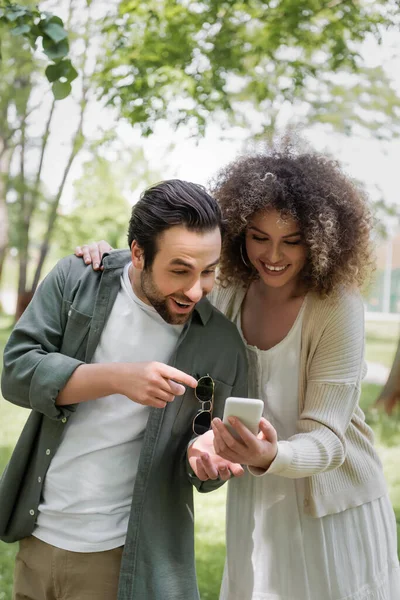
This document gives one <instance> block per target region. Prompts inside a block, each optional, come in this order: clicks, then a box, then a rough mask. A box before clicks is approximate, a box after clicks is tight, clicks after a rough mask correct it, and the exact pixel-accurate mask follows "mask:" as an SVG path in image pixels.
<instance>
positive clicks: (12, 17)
mask: <svg viewBox="0 0 400 600" xmlns="http://www.w3.org/2000/svg"><path fill="white" fill-rule="evenodd" d="M28 12H29V11H28V10H27V9H25V8H19V9H18V10H9V11H7V12H6V14H5V17H6V19H7V21H9V22H10V23H12V22H13V21H16V20H17V19H18V18H19V17H24V16H25V15H26V14H27V13H28Z"/></svg>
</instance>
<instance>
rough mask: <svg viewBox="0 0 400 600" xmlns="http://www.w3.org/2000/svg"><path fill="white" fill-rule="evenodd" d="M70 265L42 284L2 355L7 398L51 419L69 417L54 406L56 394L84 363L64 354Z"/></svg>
mask: <svg viewBox="0 0 400 600" xmlns="http://www.w3.org/2000/svg"><path fill="white" fill-rule="evenodd" d="M70 266H71V258H70V257H69V258H67V259H63V260H62V261H60V262H59V263H57V265H56V266H55V267H54V269H52V271H51V272H50V273H49V274H48V275H47V277H46V278H45V279H44V280H43V282H42V283H41V285H40V286H39V287H38V289H37V291H36V293H35V295H34V297H33V299H32V301H31V302H30V304H29V306H28V307H27V309H26V310H25V312H24V314H23V315H22V317H21V318H20V320H19V321H18V323H17V324H16V325H15V327H14V329H13V331H12V333H11V336H10V338H9V340H8V342H7V344H6V347H5V349H4V356H3V361H4V366H3V372H2V379H1V388H2V393H3V396H4V398H6V399H7V400H9V401H10V402H12V403H14V404H17V405H18V406H22V407H25V408H32V409H34V410H37V411H39V412H42V413H43V414H45V415H47V416H48V417H50V418H51V419H60V418H62V417H63V416H64V414H65V412H66V411H65V409H60V408H59V407H57V406H56V405H55V401H56V398H57V395H58V393H59V391H60V390H61V389H62V388H63V387H64V386H65V384H66V382H67V381H68V379H69V378H70V377H71V375H72V373H73V372H74V371H75V369H76V368H77V367H78V366H79V365H81V364H82V362H81V361H79V360H76V359H75V358H71V357H69V356H64V355H62V354H60V353H59V349H60V347H61V343H62V337H63V329H64V324H63V321H64V317H63V293H64V287H65V281H66V278H67V276H68V273H69V269H70Z"/></svg>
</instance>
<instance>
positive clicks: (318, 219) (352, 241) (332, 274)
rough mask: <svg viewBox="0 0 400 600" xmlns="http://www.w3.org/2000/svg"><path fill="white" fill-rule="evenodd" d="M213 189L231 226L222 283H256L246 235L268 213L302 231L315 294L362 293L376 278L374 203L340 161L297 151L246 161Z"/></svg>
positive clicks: (224, 171)
mask: <svg viewBox="0 0 400 600" xmlns="http://www.w3.org/2000/svg"><path fill="white" fill-rule="evenodd" d="M211 191H212V193H213V195H214V196H215V198H216V199H217V200H218V202H219V204H220V206H221V209H222V212H223V217H224V225H225V236H224V242H223V250H222V257H221V271H220V276H219V280H220V282H221V284H222V285H227V284H228V283H237V284H238V283H239V284H244V285H246V286H247V285H248V284H249V283H250V281H252V280H254V279H255V278H257V274H256V272H255V270H254V269H253V268H252V267H251V265H250V264H249V266H246V264H245V262H244V261H246V262H248V261H247V255H246V250H245V232H246V227H247V224H248V222H249V220H250V219H251V217H252V216H253V215H254V214H255V213H257V212H258V211H265V210H268V209H275V210H277V211H278V212H279V213H281V214H282V215H283V216H290V217H292V218H293V219H295V220H296V221H297V222H298V223H299V225H300V229H301V232H302V237H303V241H304V243H305V244H306V247H307V249H308V259H307V263H306V266H305V268H304V270H303V272H302V277H303V281H304V283H305V285H306V287H307V289H308V290H313V291H315V292H317V293H319V294H320V295H321V296H327V295H329V294H331V293H332V292H335V291H336V290H338V289H339V288H340V287H346V288H349V287H354V286H356V287H357V286H358V287H361V285H362V284H363V283H364V282H365V280H366V277H367V276H368V275H369V273H370V272H371V268H372V266H373V258H372V257H373V253H372V245H371V227H372V217H371V213H370V210H369V206H368V202H367V199H366V196H365V194H364V192H363V191H362V190H361V189H359V188H358V187H357V186H356V185H355V183H353V182H352V181H351V180H350V179H349V178H348V177H346V176H345V175H344V174H343V173H342V171H341V170H340V168H339V165H338V163H337V162H336V161H334V160H332V159H330V158H328V157H326V156H323V155H320V154H316V153H309V152H307V153H304V154H296V153H295V152H294V151H293V150H290V149H287V150H285V151H271V152H266V153H259V154H254V155H249V156H243V157H241V158H239V159H237V160H236V161H234V162H232V163H231V164H229V165H228V166H226V167H225V168H224V169H222V170H221V171H220V172H219V173H218V174H217V176H216V178H215V179H214V181H213V183H212V190H211ZM242 255H243V257H242ZM243 259H244V260H243Z"/></svg>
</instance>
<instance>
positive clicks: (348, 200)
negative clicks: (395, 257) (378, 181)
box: [189, 150, 400, 600]
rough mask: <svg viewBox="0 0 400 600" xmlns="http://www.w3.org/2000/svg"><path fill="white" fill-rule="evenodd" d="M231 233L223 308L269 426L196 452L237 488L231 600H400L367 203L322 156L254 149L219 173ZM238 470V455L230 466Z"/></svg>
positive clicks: (217, 432)
mask: <svg viewBox="0 0 400 600" xmlns="http://www.w3.org/2000/svg"><path fill="white" fill-rule="evenodd" d="M212 191H213V193H214V195H215V197H216V198H217V199H218V201H219V202H220V205H221V207H222V210H223V213H224V217H225V221H226V235H225V240H224V247H223V253H222V260H221V273H220V285H219V286H218V288H217V289H215V290H214V292H213V293H212V295H211V298H210V299H211V301H212V302H213V303H214V304H215V305H216V306H217V307H218V308H219V309H220V310H222V311H223V312H224V313H225V314H226V315H227V316H228V317H229V318H230V319H231V320H232V321H233V322H235V323H236V325H237V327H238V329H239V331H240V332H241V334H242V336H243V341H244V343H245V344H246V348H247V355H248V361H249V374H250V381H249V393H250V396H252V397H254V398H262V399H263V401H264V405H265V409H264V417H263V418H262V420H261V422H260V433H259V434H258V436H254V435H253V434H252V433H250V431H248V430H247V429H246V428H245V427H244V425H242V424H241V423H240V422H239V421H238V420H237V419H236V420H233V421H232V422H231V424H232V425H233V426H234V427H235V429H236V430H237V432H238V433H239V435H240V439H239V440H237V439H235V438H234V437H233V436H232V435H231V434H230V433H229V431H228V429H227V428H226V427H225V426H224V425H223V423H222V422H221V421H220V420H219V419H214V421H213V424H212V432H211V431H210V432H208V433H206V434H204V436H200V437H199V438H198V439H197V440H196V442H195V443H194V444H193V445H192V447H191V448H190V450H189V456H190V459H191V462H192V465H194V468H195V471H196V472H197V474H198V476H199V477H200V478H202V479H206V478H208V477H209V475H208V474H207V472H206V471H205V470H204V467H203V466H202V456H204V455H207V456H211V457H212V456H215V453H216V454H217V455H219V457H222V458H224V459H226V460H227V461H230V462H234V463H240V464H242V465H247V466H248V469H247V470H246V473H245V475H244V476H243V477H240V478H232V479H231V481H230V482H229V489H228V500H227V558H226V565H225V572H224V577H223V583H222V589H221V596H220V599H221V600H398V599H399V598H400V571H399V563H398V558H397V542H396V522H395V518H394V514H393V510H392V507H391V504H390V501H389V498H388V494H387V489H386V484H385V481H384V477H383V473H382V466H381V463H380V460H379V458H378V456H377V453H376V451H375V449H374V447H373V434H372V431H371V429H370V428H369V426H368V425H367V424H366V423H365V418H364V414H363V412H362V410H361V409H360V407H359V397H360V390H361V380H362V378H363V375H364V373H365V366H364V365H365V363H364V309H363V302H362V299H361V296H360V293H359V288H360V287H361V285H362V284H363V282H364V280H365V279H366V276H367V275H368V273H369V271H370V269H371V266H372V259H371V247H370V232H371V217H370V213H369V210H368V207H367V202H366V199H365V198H364V196H363V194H362V193H361V192H360V190H359V189H357V188H356V187H355V186H354V185H353V183H352V182H350V181H349V179H347V178H346V177H345V176H344V175H343V173H342V172H341V171H340V169H339V167H338V166H337V164H336V163H335V162H334V161H332V160H330V159H328V158H326V157H324V156H320V155H316V154H312V153H309V154H300V155H296V154H295V153H292V152H291V151H290V150H286V151H284V152H282V153H279V152H277V153H274V152H271V153H263V154H257V155H253V156H244V157H242V158H239V159H238V160H237V161H235V162H233V163H232V164H230V165H228V166H227V167H226V168H225V169H223V170H222V171H221V172H220V173H219V175H218V176H217V177H216V179H215V182H214V185H213V190H212ZM228 464H229V463H228Z"/></svg>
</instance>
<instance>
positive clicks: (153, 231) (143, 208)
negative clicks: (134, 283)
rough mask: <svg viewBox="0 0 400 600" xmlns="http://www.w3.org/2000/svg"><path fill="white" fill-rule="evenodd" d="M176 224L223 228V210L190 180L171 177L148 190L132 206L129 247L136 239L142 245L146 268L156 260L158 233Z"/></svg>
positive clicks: (201, 228) (198, 227) (197, 229)
mask: <svg viewBox="0 0 400 600" xmlns="http://www.w3.org/2000/svg"><path fill="white" fill-rule="evenodd" d="M174 225H184V226H185V227H187V228H188V229H189V230H191V231H196V232H203V231H204V232H205V231H211V230H213V229H215V228H216V227H218V228H219V229H220V230H221V231H222V216H221V210H220V208H219V205H218V203H217V201H216V200H214V198H213V197H212V196H210V195H209V194H208V193H207V192H206V191H205V189H204V188H203V187H202V186H201V185H197V184H195V183H190V182H188V181H181V180H180V179H169V180H167V181H162V182H161V183H158V184H156V185H154V186H152V187H150V188H148V189H147V190H145V191H144V192H143V194H142V195H141V197H140V200H139V202H137V204H135V206H134V207H133V209H132V215H131V219H130V221H129V230H128V243H129V247H131V245H132V242H133V241H134V240H136V242H137V243H138V245H139V246H140V247H141V248H142V249H143V253H144V260H145V268H150V267H151V265H152V264H153V261H154V257H155V255H156V253H157V239H158V237H159V235H160V234H161V233H162V232H163V231H165V230H166V229H169V228H170V227H173V226H174Z"/></svg>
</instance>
